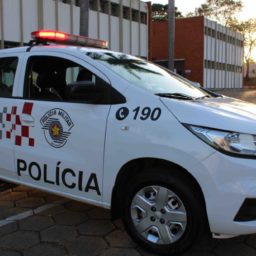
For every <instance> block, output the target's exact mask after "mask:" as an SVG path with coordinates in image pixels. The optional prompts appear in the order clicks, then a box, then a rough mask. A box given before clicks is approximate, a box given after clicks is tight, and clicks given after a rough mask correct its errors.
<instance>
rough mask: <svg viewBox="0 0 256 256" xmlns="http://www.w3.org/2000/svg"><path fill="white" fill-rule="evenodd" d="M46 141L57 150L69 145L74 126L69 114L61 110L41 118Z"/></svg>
mask: <svg viewBox="0 0 256 256" xmlns="http://www.w3.org/2000/svg"><path fill="white" fill-rule="evenodd" d="M40 123H41V124H42V129H43V130H44V136H45V139H46V141H47V142H48V143H49V144H50V145H51V146H52V147H55V148H61V147H63V146H64V145H65V144H66V143H67V139H68V137H69V135H70V134H71V132H70V131H71V129H72V128H73V126H74V124H73V122H72V120H71V118H70V117H69V115H68V113H67V112H66V111H64V110H63V109H60V108H54V109H51V110H49V111H48V112H47V113H46V114H44V116H43V117H42V118H41V120H40Z"/></svg>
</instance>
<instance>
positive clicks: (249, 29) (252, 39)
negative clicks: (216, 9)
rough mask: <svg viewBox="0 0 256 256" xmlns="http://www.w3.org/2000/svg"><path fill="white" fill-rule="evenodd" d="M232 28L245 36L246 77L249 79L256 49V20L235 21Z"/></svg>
mask: <svg viewBox="0 0 256 256" xmlns="http://www.w3.org/2000/svg"><path fill="white" fill-rule="evenodd" d="M230 27H231V28H233V29H234V30H235V31H238V32H240V33H242V34H243V35H244V46H245V48H244V60H245V63H246V76H245V78H246V79H247V80H248V79H249V68H250V63H251V62H252V52H253V49H254V48H255V47H256V19H249V20H246V21H238V20H237V19H233V20H232V21H231V22H230Z"/></svg>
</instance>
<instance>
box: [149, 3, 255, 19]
mask: <svg viewBox="0 0 256 256" xmlns="http://www.w3.org/2000/svg"><path fill="white" fill-rule="evenodd" d="M145 1H148V0H145ZM151 2H152V3H159V4H168V0H151ZM205 2H206V1H205V0H192V1H191V0H175V6H176V7H178V9H179V10H180V11H181V12H182V14H183V15H186V14H187V13H188V12H191V11H194V10H195V8H197V7H199V6H200V5H201V4H202V3H205ZM242 2H243V5H244V9H243V12H242V13H241V14H240V15H239V18H240V19H248V18H256V1H255V0H242Z"/></svg>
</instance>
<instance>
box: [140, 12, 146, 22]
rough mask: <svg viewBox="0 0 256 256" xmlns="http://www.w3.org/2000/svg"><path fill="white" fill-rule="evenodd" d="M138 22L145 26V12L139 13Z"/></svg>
mask: <svg viewBox="0 0 256 256" xmlns="http://www.w3.org/2000/svg"><path fill="white" fill-rule="evenodd" d="M140 22H141V23H143V24H147V14H146V13H145V12H141V13H140Z"/></svg>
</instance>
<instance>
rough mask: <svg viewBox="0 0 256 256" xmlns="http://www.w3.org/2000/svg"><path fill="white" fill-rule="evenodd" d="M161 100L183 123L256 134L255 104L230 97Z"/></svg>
mask: <svg viewBox="0 0 256 256" xmlns="http://www.w3.org/2000/svg"><path fill="white" fill-rule="evenodd" d="M161 101H162V102H163V104H164V105H165V106H166V107H167V108H168V109H169V110H170V111H171V112H172V113H173V114H174V115H175V116H176V118H177V119H178V120H179V121H180V122H181V123H186V124H193V125H199V126H205V127H210V128H216V129H222V130H229V131H236V132H241V133H251V134H256V105H255V104H252V103H248V102H244V101H241V100H237V99H234V98H229V97H219V98H206V99H202V100H193V101H185V100H176V99H168V98H161Z"/></svg>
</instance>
